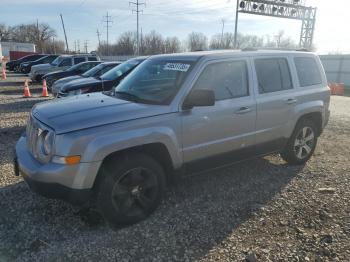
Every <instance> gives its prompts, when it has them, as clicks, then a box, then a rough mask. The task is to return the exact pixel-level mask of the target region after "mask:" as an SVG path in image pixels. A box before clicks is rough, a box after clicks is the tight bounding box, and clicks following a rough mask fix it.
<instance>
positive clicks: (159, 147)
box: [93, 142, 175, 189]
mask: <svg viewBox="0 0 350 262" xmlns="http://www.w3.org/2000/svg"><path fill="white" fill-rule="evenodd" d="M130 153H139V154H140V153H141V154H145V155H148V156H150V157H152V158H153V159H154V160H156V161H157V162H158V163H159V164H160V165H161V166H162V168H163V170H164V173H165V175H166V180H167V181H168V180H169V179H170V177H171V174H172V173H173V171H174V169H175V167H174V164H173V161H172V159H171V155H170V152H169V151H168V148H167V147H166V145H164V144H163V143H160V142H155V143H149V144H143V145H138V146H133V147H130V148H126V149H122V150H118V151H115V152H112V153H110V154H108V155H107V156H106V157H105V158H104V159H103V161H102V163H101V166H100V168H99V171H98V172H97V175H96V178H95V181H94V185H93V189H96V188H97V187H98V184H99V183H100V181H101V180H102V179H103V177H104V172H105V171H104V167H105V165H107V164H108V163H111V162H113V161H115V160H116V159H120V158H121V157H122V156H125V155H127V154H130Z"/></svg>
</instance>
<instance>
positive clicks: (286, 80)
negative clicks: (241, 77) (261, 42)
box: [253, 56, 297, 151]
mask: <svg viewBox="0 0 350 262" xmlns="http://www.w3.org/2000/svg"><path fill="white" fill-rule="evenodd" d="M290 62H291V61H290V58H289V57H288V56H286V57H261V58H253V64H254V69H255V72H256V74H255V76H256V88H255V92H256V93H257V94H256V102H257V122H256V143H257V145H263V147H261V148H260V149H262V150H264V151H274V150H278V149H280V147H281V146H283V144H284V142H285V140H286V139H287V138H288V134H289V133H290V132H289V129H290V125H289V124H290V122H293V112H294V107H295V104H296V103H297V99H296V97H295V93H294V92H295V90H294V85H293V81H292V75H291V70H290ZM258 149H259V148H258Z"/></svg>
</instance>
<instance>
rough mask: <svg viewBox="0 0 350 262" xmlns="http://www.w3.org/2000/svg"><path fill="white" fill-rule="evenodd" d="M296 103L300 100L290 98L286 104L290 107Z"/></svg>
mask: <svg viewBox="0 0 350 262" xmlns="http://www.w3.org/2000/svg"><path fill="white" fill-rule="evenodd" d="M296 102H298V100H296V99H295V98H289V99H287V100H286V103H287V104H288V105H291V104H295V103H296Z"/></svg>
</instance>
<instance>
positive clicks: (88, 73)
mask: <svg viewBox="0 0 350 262" xmlns="http://www.w3.org/2000/svg"><path fill="white" fill-rule="evenodd" d="M104 67H105V65H103V64H99V65H97V66H95V67H93V68H91V69H90V70H88V71H86V72H85V73H84V74H82V76H83V77H90V76H94V75H96V74H97V73H98V72H99V71H100V70H102V69H103V68H104Z"/></svg>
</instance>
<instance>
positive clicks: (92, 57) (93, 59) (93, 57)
mask: <svg viewBox="0 0 350 262" xmlns="http://www.w3.org/2000/svg"><path fill="white" fill-rule="evenodd" d="M88 61H97V57H95V56H89V57H88Z"/></svg>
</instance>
